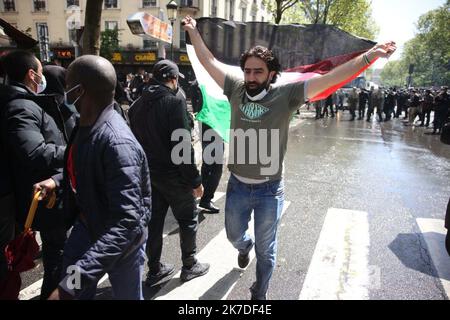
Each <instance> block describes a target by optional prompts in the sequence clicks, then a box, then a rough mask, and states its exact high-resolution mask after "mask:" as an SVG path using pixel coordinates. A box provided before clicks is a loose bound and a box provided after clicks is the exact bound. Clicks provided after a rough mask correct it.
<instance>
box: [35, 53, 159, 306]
mask: <svg viewBox="0 0 450 320" xmlns="http://www.w3.org/2000/svg"><path fill="white" fill-rule="evenodd" d="M115 87H116V73H115V70H114V67H113V66H112V65H111V63H110V62H109V61H108V60H106V59H104V58H102V57H98V56H91V55H85V56H82V57H80V58H78V59H76V60H75V61H74V62H73V63H72V64H71V65H70V66H69V68H68V71H67V88H68V91H67V92H66V93H65V100H66V104H68V105H74V106H75V108H76V109H77V110H78V111H79V113H80V120H79V124H78V126H77V127H76V128H75V130H74V132H73V133H72V136H71V139H70V141H69V145H68V146H67V149H66V154H65V164H64V172H63V173H62V174H58V175H54V176H52V177H51V178H50V179H48V180H45V181H42V182H40V183H38V184H36V185H35V186H34V190H35V191H39V190H41V191H42V192H43V193H44V194H43V196H42V197H43V198H46V197H47V196H48V195H49V194H50V193H51V192H54V190H55V189H58V188H63V189H64V190H65V196H64V198H65V199H67V200H66V202H65V209H66V212H68V211H70V212H75V223H74V227H73V229H72V232H71V234H70V236H69V239H68V240H67V242H66V245H65V247H64V259H63V275H62V280H61V282H60V283H59V286H58V288H57V289H56V290H55V291H54V292H53V293H52V294H51V296H50V298H49V299H55V300H56V299H93V298H94V297H95V292H96V287H97V283H98V281H99V280H100V278H102V277H103V276H104V275H105V274H106V273H107V274H108V275H109V281H110V282H111V285H112V291H113V296H114V298H116V299H122V300H124V299H127V300H128V299H136V300H139V299H140V300H142V299H143V297H142V286H141V278H142V274H143V266H144V260H145V243H146V240H147V224H148V221H149V219H150V215H151V187H150V174H149V169H148V165H147V159H146V156H145V153H144V151H143V149H142V147H141V146H140V144H139V143H138V142H137V141H136V139H135V138H134V136H133V134H132V132H131V130H130V129H129V127H128V126H127V124H126V122H125V121H124V119H123V118H122V117H121V116H120V115H119V114H118V113H117V112H116V111H115V110H114V107H113V102H114V88H115ZM70 200H72V201H70ZM73 207H76V210H73Z"/></svg>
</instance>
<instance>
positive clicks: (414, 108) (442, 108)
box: [313, 86, 450, 134]
mask: <svg viewBox="0 0 450 320" xmlns="http://www.w3.org/2000/svg"><path fill="white" fill-rule="evenodd" d="M345 100H347V104H346V105H344V101H345ZM313 106H314V108H315V111H316V119H320V118H324V117H328V116H331V117H332V118H334V117H335V114H336V113H337V112H338V111H339V110H342V111H344V110H346V109H348V111H349V113H350V121H354V120H355V119H357V120H363V119H364V118H365V119H366V121H371V117H372V115H374V114H375V113H376V117H377V121H379V122H387V121H390V120H391V119H393V118H400V117H402V116H403V120H405V121H404V123H405V125H410V126H412V125H414V126H419V127H425V128H429V127H430V125H432V128H433V131H432V132H431V133H432V134H440V133H441V131H442V127H443V126H444V124H445V123H447V122H450V119H449V117H450V97H449V90H448V87H447V86H443V87H441V88H409V89H407V88H392V87H391V88H383V87H379V88H374V87H371V88H370V90H366V89H358V88H355V87H353V88H352V89H351V91H350V92H348V93H346V92H344V90H343V89H339V90H337V91H336V92H335V93H333V94H332V95H330V96H329V97H328V98H326V99H324V100H320V101H317V102H314V103H313ZM356 111H358V117H357V118H356V116H357V114H356ZM432 114H433V121H431V115H432Z"/></svg>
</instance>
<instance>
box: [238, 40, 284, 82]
mask: <svg viewBox="0 0 450 320" xmlns="http://www.w3.org/2000/svg"><path fill="white" fill-rule="evenodd" d="M250 57H256V58H259V59H261V60H263V61H264V62H265V63H266V65H267V68H268V69H269V72H270V71H275V76H273V78H272V81H271V83H275V81H276V80H277V77H278V76H279V75H280V71H281V65H280V62H279V61H278V58H277V57H275V55H274V54H273V52H272V50H270V49H268V48H266V47H263V46H255V47H253V48H250V49H248V50H247V51H245V52H244V53H243V54H242V55H241V60H240V64H241V69H242V71H244V67H245V62H246V61H247V59H248V58H250Z"/></svg>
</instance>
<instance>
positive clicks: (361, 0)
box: [266, 0, 378, 39]
mask: <svg viewBox="0 0 450 320" xmlns="http://www.w3.org/2000/svg"><path fill="white" fill-rule="evenodd" d="M288 5H289V7H288ZM266 7H267V9H268V10H269V11H271V12H272V13H273V14H274V16H275V17H276V18H275V21H277V19H278V18H279V16H280V14H281V20H280V23H284V24H287V23H312V24H315V23H321V24H332V25H335V26H337V27H339V28H340V29H342V30H345V31H347V32H349V33H351V34H354V35H357V36H360V37H364V38H367V39H374V38H375V36H376V35H377V33H378V27H377V25H376V23H375V21H374V19H373V17H372V9H371V2H370V1H369V0H302V1H293V0H291V1H286V0H284V1H283V0H266ZM280 8H285V10H284V11H280V10H279V9H280Z"/></svg>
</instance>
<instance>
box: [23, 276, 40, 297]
mask: <svg viewBox="0 0 450 320" xmlns="http://www.w3.org/2000/svg"><path fill="white" fill-rule="evenodd" d="M42 281H43V279H40V280H38V281H36V282H35V283H33V284H31V285H29V286H28V287H26V288H25V289H23V290H20V293H19V300H31V299H33V298H35V297H37V296H39V295H40V294H41V287H42Z"/></svg>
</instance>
